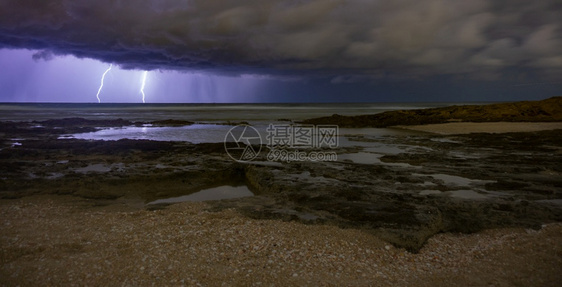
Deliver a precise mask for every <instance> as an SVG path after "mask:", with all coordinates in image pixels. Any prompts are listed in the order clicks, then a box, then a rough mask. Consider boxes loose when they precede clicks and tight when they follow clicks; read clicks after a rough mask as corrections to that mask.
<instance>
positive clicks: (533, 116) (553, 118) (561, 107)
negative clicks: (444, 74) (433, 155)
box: [303, 97, 562, 128]
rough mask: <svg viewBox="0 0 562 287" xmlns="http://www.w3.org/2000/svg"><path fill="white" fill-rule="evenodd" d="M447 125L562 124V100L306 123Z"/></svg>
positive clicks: (333, 118)
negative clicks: (502, 123) (499, 123)
mask: <svg viewBox="0 0 562 287" xmlns="http://www.w3.org/2000/svg"><path fill="white" fill-rule="evenodd" d="M448 122H562V97H553V98H549V99H546V100H542V101H526V102H514V103H501V104H490V105H465V106H450V107H443V108H432V109H420V110H401V111H390V112H384V113H380V114H374V115H360V116H342V115H338V114H334V115H332V116H328V117H321V118H315V119H308V120H305V121H303V123H305V124H315V125H319V124H330V125H339V126H340V127H349V128H364V127H375V128H384V127H389V126H398V125H403V126H406V125H427V124H441V123H448Z"/></svg>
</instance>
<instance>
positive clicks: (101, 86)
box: [96, 64, 113, 103]
mask: <svg viewBox="0 0 562 287" xmlns="http://www.w3.org/2000/svg"><path fill="white" fill-rule="evenodd" d="M112 67H113V64H109V68H107V70H105V72H104V73H103V75H102V76H101V85H100V88H99V89H98V93H97V95H96V98H98V103H101V100H100V93H101V89H102V88H103V80H104V79H105V75H106V74H107V73H109V71H111V68H112Z"/></svg>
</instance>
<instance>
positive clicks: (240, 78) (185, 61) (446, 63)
mask: <svg viewBox="0 0 562 287" xmlns="http://www.w3.org/2000/svg"><path fill="white" fill-rule="evenodd" d="M110 63H111V64H114V67H115V68H114V69H112V70H111V71H110V72H109V73H108V74H107V78H106V81H105V83H104V88H103V90H102V92H101V93H100V99H101V101H102V102H141V101H142V95H141V93H140V87H141V83H140V81H141V77H142V73H143V71H145V70H147V71H149V73H148V77H147V82H146V88H145V92H146V96H147V98H146V100H147V102H153V103H154V102H187V103H190V102H193V103H199V102H380V101H384V102H392V101H447V102H458V101H506V100H525V99H529V100H532V99H543V98H547V97H551V96H559V95H562V4H561V3H560V1H527V0H471V1H453V0H393V1H382V0H381V1H374V0H353V1H352V0H308V1H306V0H285V1H280V0H273V1H265V0H241V1H227V0H98V1H89V0H43V1H37V0H0V102H14V101H27V102H51V101H54V102H61V101H63V102H97V98H96V93H97V90H98V88H99V84H100V79H101V75H102V74H103V72H104V71H105V70H106V69H107V68H108V67H109V64H110Z"/></svg>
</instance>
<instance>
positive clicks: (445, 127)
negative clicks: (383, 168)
mask: <svg viewBox="0 0 562 287" xmlns="http://www.w3.org/2000/svg"><path fill="white" fill-rule="evenodd" d="M391 128H398V129H404V130H412V131H420V132H429V133H434V134H440V135H459V134H472V133H490V134H500V133H521V132H538V131H547V130H558V129H562V122H458V123H444V124H427V125H411V126H405V125H398V126H392V127H391Z"/></svg>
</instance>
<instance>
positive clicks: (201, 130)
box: [65, 124, 232, 144]
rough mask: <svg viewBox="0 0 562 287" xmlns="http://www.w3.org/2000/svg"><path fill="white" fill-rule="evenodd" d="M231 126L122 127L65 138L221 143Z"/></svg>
mask: <svg viewBox="0 0 562 287" xmlns="http://www.w3.org/2000/svg"><path fill="white" fill-rule="evenodd" d="M231 128H232V126H226V125H203V124H194V125H189V126H183V127H123V128H109V129H103V130H100V131H97V132H91V133H80V134H73V135H68V136H65V138H76V139H85V140H120V139H134V140H139V139H142V140H155V141H188V142H191V143H195V144H197V143H203V142H222V141H223V140H224V138H225V135H226V134H227V132H228V131H229V130H230V129H231Z"/></svg>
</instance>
